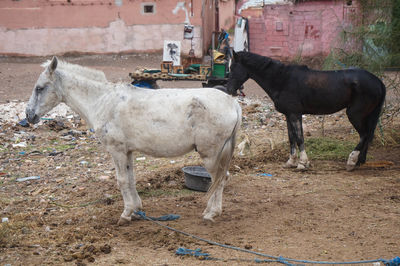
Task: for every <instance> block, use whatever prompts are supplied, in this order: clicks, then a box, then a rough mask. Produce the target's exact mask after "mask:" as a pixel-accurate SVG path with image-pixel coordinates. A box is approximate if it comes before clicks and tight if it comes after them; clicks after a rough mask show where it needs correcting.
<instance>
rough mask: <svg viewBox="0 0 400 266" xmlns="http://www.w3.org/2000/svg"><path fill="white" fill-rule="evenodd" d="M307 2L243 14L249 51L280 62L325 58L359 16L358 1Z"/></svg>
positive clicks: (255, 8) (265, 7)
mask: <svg viewBox="0 0 400 266" xmlns="http://www.w3.org/2000/svg"><path fill="white" fill-rule="evenodd" d="M347 2H348V1H341V0H340V1H338V0H336V1H335V0H332V1H323V0H322V1H308V2H299V3H297V4H283V5H279V4H277V5H265V6H259V7H252V8H249V9H246V10H243V11H242V14H241V15H242V16H244V17H247V18H249V26H250V29H249V31H250V51H252V52H254V53H258V54H261V55H265V56H270V57H273V58H278V59H293V58H294V57H296V56H300V55H301V56H303V57H310V56H316V55H322V56H326V55H328V54H329V52H330V51H331V48H334V47H338V46H339V45H340V42H339V38H340V32H341V31H342V29H343V27H345V26H347V25H348V24H349V23H351V19H352V16H354V15H356V13H357V10H358V9H357V6H356V5H355V2H356V1H352V4H351V5H347Z"/></svg>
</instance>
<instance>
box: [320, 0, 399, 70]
mask: <svg viewBox="0 0 400 266" xmlns="http://www.w3.org/2000/svg"><path fill="white" fill-rule="evenodd" d="M359 3H360V10H359V14H358V15H357V16H355V17H353V18H352V19H351V20H352V22H351V23H350V25H347V26H344V27H343V29H342V32H341V34H340V41H339V45H338V46H339V48H334V49H332V52H331V54H330V55H329V56H328V58H327V60H325V62H324V64H323V68H324V69H326V70H328V69H340V68H347V67H361V68H364V69H366V70H368V71H370V72H372V73H375V74H376V75H377V76H382V75H383V72H384V70H385V69H386V68H387V67H400V46H399V43H400V0H379V1H378V0H360V2H359Z"/></svg>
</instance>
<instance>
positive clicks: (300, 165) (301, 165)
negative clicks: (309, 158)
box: [296, 163, 307, 171]
mask: <svg viewBox="0 0 400 266" xmlns="http://www.w3.org/2000/svg"><path fill="white" fill-rule="evenodd" d="M296 170H297V171H305V170H307V167H306V165H304V164H301V163H299V164H298V165H297V167H296Z"/></svg>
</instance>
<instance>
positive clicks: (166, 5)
mask: <svg viewBox="0 0 400 266" xmlns="http://www.w3.org/2000/svg"><path fill="white" fill-rule="evenodd" d="M205 2H207V5H205V4H204V3H205ZM212 2H213V1H212V0H180V1H179V0H168V1H156V0H148V1H141V0H35V1H32V0H19V1H13V0H1V1H0V54H15V55H36V56H45V55H53V54H63V53H67V52H83V53H118V52H153V51H161V50H162V46H163V41H164V40H178V41H181V44H182V54H187V53H188V52H189V50H190V48H191V42H190V40H184V39H183V27H184V23H185V22H187V21H188V20H189V22H190V23H191V24H192V25H194V26H195V29H194V33H195V38H194V39H193V44H194V47H193V48H194V50H195V54H196V56H199V57H201V56H202V54H203V53H202V52H203V34H204V32H203V16H209V12H210V11H209V10H203V7H204V6H209V5H210V4H212ZM148 3H150V4H154V8H155V9H154V13H153V14H145V13H143V12H142V11H143V7H142V6H143V4H148ZM211 12H212V10H211ZM207 26H208V25H207Z"/></svg>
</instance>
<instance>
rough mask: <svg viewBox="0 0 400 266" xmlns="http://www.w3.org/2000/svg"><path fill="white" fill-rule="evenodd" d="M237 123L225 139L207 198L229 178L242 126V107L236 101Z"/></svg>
mask: <svg viewBox="0 0 400 266" xmlns="http://www.w3.org/2000/svg"><path fill="white" fill-rule="evenodd" d="M235 107H236V115H237V118H236V124H235V126H234V127H233V130H232V133H231V135H230V136H229V137H228V138H227V139H226V140H225V143H224V145H223V146H222V149H221V150H220V151H219V153H218V156H217V171H216V174H215V177H214V182H213V183H212V184H211V186H210V188H209V190H208V192H207V198H210V197H211V196H212V195H213V194H214V193H215V191H216V190H217V188H218V187H219V186H220V185H221V184H222V183H225V182H226V181H227V179H228V175H227V172H228V169H229V165H230V163H231V160H232V155H233V151H234V149H235V143H236V134H237V131H238V129H239V128H240V124H241V122H242V109H241V107H240V105H239V103H237V102H236V106H235Z"/></svg>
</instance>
